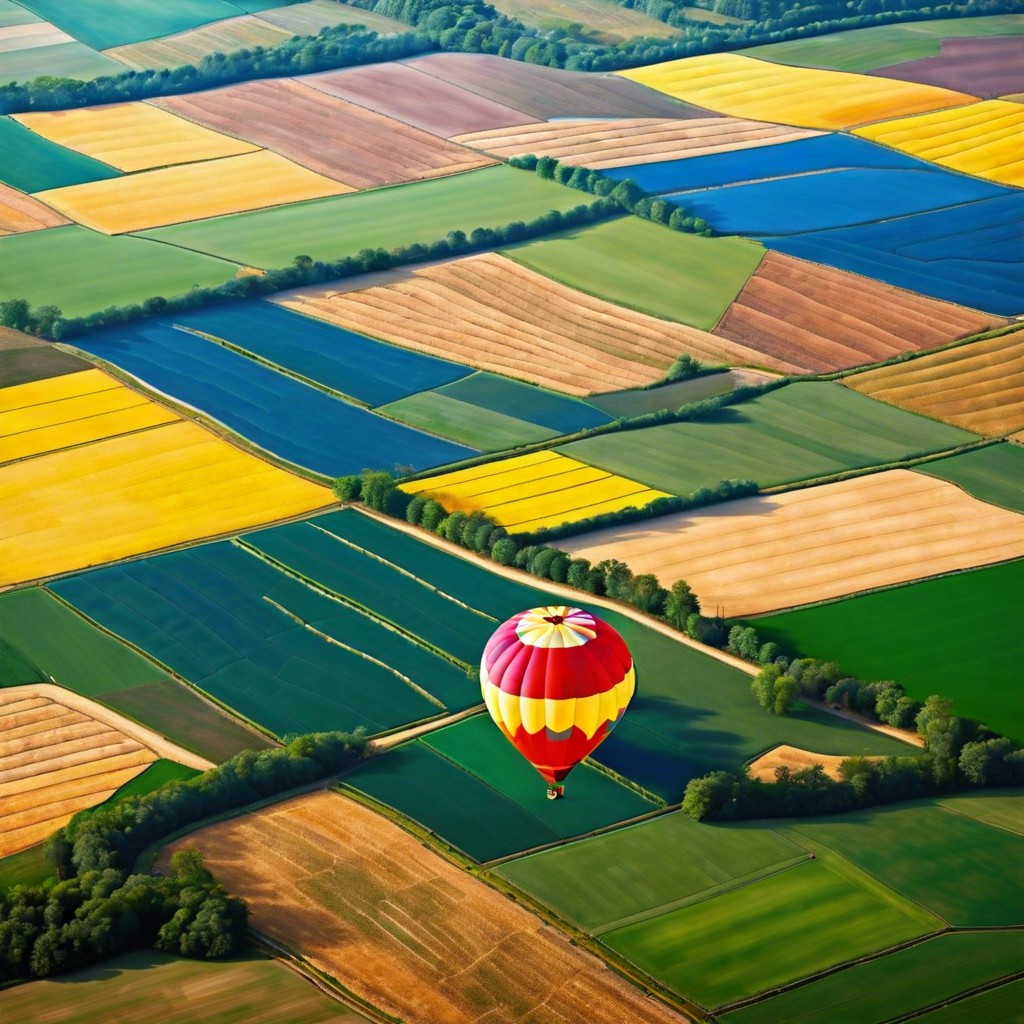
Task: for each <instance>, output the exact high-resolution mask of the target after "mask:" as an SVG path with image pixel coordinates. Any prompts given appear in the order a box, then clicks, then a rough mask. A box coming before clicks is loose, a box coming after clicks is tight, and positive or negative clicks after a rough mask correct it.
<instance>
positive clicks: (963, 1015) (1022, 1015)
mask: <svg viewBox="0 0 1024 1024" xmlns="http://www.w3.org/2000/svg"><path fill="white" fill-rule="evenodd" d="M1021 1007H1024V978H1022V979H1019V980H1017V981H1012V982H1010V984H1008V985H1002V986H1000V987H999V988H994V989H992V990H990V991H988V992H982V993H980V994H979V995H976V996H971V997H970V998H969V999H964V1000H962V1001H960V1002H957V1003H953V1004H952V1005H950V1006H945V1007H943V1008H942V1009H939V1010H932V1012H931V1013H926V1014H924V1015H923V1016H921V1017H915V1018H914V1021H915V1024H965V1022H967V1021H970V1022H971V1024H974V1022H975V1021H977V1022H979V1024H980V1022H984V1024H1024V1009H1021Z"/></svg>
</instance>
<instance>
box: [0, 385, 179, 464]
mask: <svg viewBox="0 0 1024 1024" xmlns="http://www.w3.org/2000/svg"><path fill="white" fill-rule="evenodd" d="M176 419H178V417H177V416H176V415H175V414H174V413H173V412H171V411H170V409H165V408H164V407H163V406H162V405H157V403H156V402H151V401H149V399H147V398H144V397H143V396H142V395H140V394H138V393H137V392H135V391H132V390H131V389H130V388H126V387H125V386H124V385H123V384H121V383H120V382H118V381H116V380H114V378H113V377H110V376H108V375H107V374H106V373H104V372H103V371H102V370H83V371H82V372H81V373H68V374H65V375H64V376H63V377H51V378H50V379H49V380H39V381H34V382H33V383H31V384H19V385H18V386H17V387H12V388H4V389H3V390H2V391H0V464H2V463H5V462H11V461H12V460H14V459H24V458H28V457H29V456H33V455H42V454H44V453H45V452H53V451H59V450H60V449H62V448H70V447H72V446H74V445H80V444H87V443H89V442H90V441H99V440H102V439H103V438H105V437H116V436H117V435H118V434H128V433H131V432H132V431H135V430H142V429H144V428H146V427H155V426H157V425H158V424H161V423H171V422H173V421H174V420H176Z"/></svg>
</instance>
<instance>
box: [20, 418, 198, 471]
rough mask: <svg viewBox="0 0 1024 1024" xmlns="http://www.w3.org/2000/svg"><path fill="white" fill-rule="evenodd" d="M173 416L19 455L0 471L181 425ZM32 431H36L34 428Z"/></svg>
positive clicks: (27, 432) (178, 419)
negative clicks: (177, 424)
mask: <svg viewBox="0 0 1024 1024" xmlns="http://www.w3.org/2000/svg"><path fill="white" fill-rule="evenodd" d="M169 411H171V412H174V410H169ZM97 415H98V416H102V415H105V413H97ZM174 415H175V416H178V418H177V419H174V420H169V421H168V422H166V423H150V424H148V425H147V426H144V427H134V428H133V429H132V430H122V431H119V432H118V433H116V434H107V436H106V437H96V438H92V439H91V440H89V441H78V442H76V443H75V444H64V445H61V446H60V447H59V448H48V449H47V450H46V451H43V452H33V453H32V454H31V455H19V456H18V457H17V458H15V459H7V460H5V461H3V462H0V469H2V468H6V467H7V466H17V465H19V464H20V463H22V462H31V461H32V460H33V459H45V458H46V457H47V456H48V455H56V454H58V453H59V452H73V451H75V450H76V449H78V448H88V447H89V445H91V444H99V443H100V442H102V441H113V440H115V439H116V438H121V437H133V436H134V435H136V434H146V433H149V431H151V430H159V429H160V428H161V427H170V426H173V425H174V424H175V423H181V422H182V417H180V416H179V414H178V413H176V412H175V413H174ZM87 418H89V419H92V418H94V417H87ZM72 422H81V421H80V420H73V421H72ZM61 425H63V424H61ZM34 429H36V428H34ZM22 433H25V434H30V433H32V431H31V430H25V431H22ZM8 436H11V437H13V436H17V435H13V434H12V435H8Z"/></svg>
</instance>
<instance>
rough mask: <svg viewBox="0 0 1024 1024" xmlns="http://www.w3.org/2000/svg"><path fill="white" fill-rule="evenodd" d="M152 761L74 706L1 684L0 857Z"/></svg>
mask: <svg viewBox="0 0 1024 1024" xmlns="http://www.w3.org/2000/svg"><path fill="white" fill-rule="evenodd" d="M155 760H156V755H155V754H154V753H153V752H152V751H150V750H147V749H146V747H144V746H143V745H142V744H141V743H139V742H137V741H136V740H134V739H132V738H131V737H129V736H126V735H124V733H121V732H119V731H118V730H117V729H114V728H112V727H111V726H109V725H106V724H105V723H103V722H98V721H96V720H95V719H93V718H90V717H89V716H88V715H85V714H83V713H82V712H80V711H76V710H74V709H72V708H69V707H65V706H64V705H63V704H60V703H58V702H56V701H53V700H51V699H50V698H48V697H43V696H38V695H30V694H25V693H24V692H23V690H22V688H20V687H19V692H18V693H9V692H6V691H4V690H0V857H6V856H7V855H8V854H11V853H17V852H18V851H19V850H24V849H27V848H28V847H29V846H33V845H35V844H36V843H39V842H42V841H43V840H44V839H46V838H47V836H49V835H50V833H51V832H53V831H54V830H55V829H58V828H60V826H61V825H63V824H65V823H66V822H67V821H68V820H70V818H71V816H72V815H73V814H76V813H77V812H78V811H80V810H82V809H83V808H86V807H93V806H95V805H96V804H99V803H102V802H103V801H104V800H106V799H107V798H108V797H110V796H112V795H113V793H114V792H116V790H118V789H120V787H121V786H123V785H124V784H125V783H126V782H129V781H130V780H131V779H133V778H135V776H136V775H138V774H139V773H140V772H142V771H144V770H145V769H146V768H147V767H148V766H149V765H151V764H152V763H153V762H154V761H155Z"/></svg>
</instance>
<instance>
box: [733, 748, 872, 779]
mask: <svg viewBox="0 0 1024 1024" xmlns="http://www.w3.org/2000/svg"><path fill="white" fill-rule="evenodd" d="M845 760H846V756H845V755H843V754H815V753H812V752H811V751H810V750H801V749H800V748H799V747H791V746H789V744H787V743H781V744H779V746H777V747H774V748H773V749H771V750H769V751H768V752H767V753H766V754H762V755H761V756H760V757H758V758H755V759H754V760H753V761H751V762H750V764H749V766H748V767H749V768H750V775H751V778H754V779H760V780H761V781H762V782H774V781H775V769H776V768H782V767H785V768H789V769H790V770H791V771H794V772H798V771H800V770H802V769H804V768H813V767H814V765H816V764H820V765H821V767H822V768H823V769H824V770H825V774H826V775H827V776H828V777H829V778H830V779H836V780H837V781H838V780H839V779H840V778H842V776H841V775H840V774H839V766H840V765H841V764H842V763H843V761H845ZM867 760H869V761H879V760H881V758H878V757H869V758H867Z"/></svg>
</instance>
